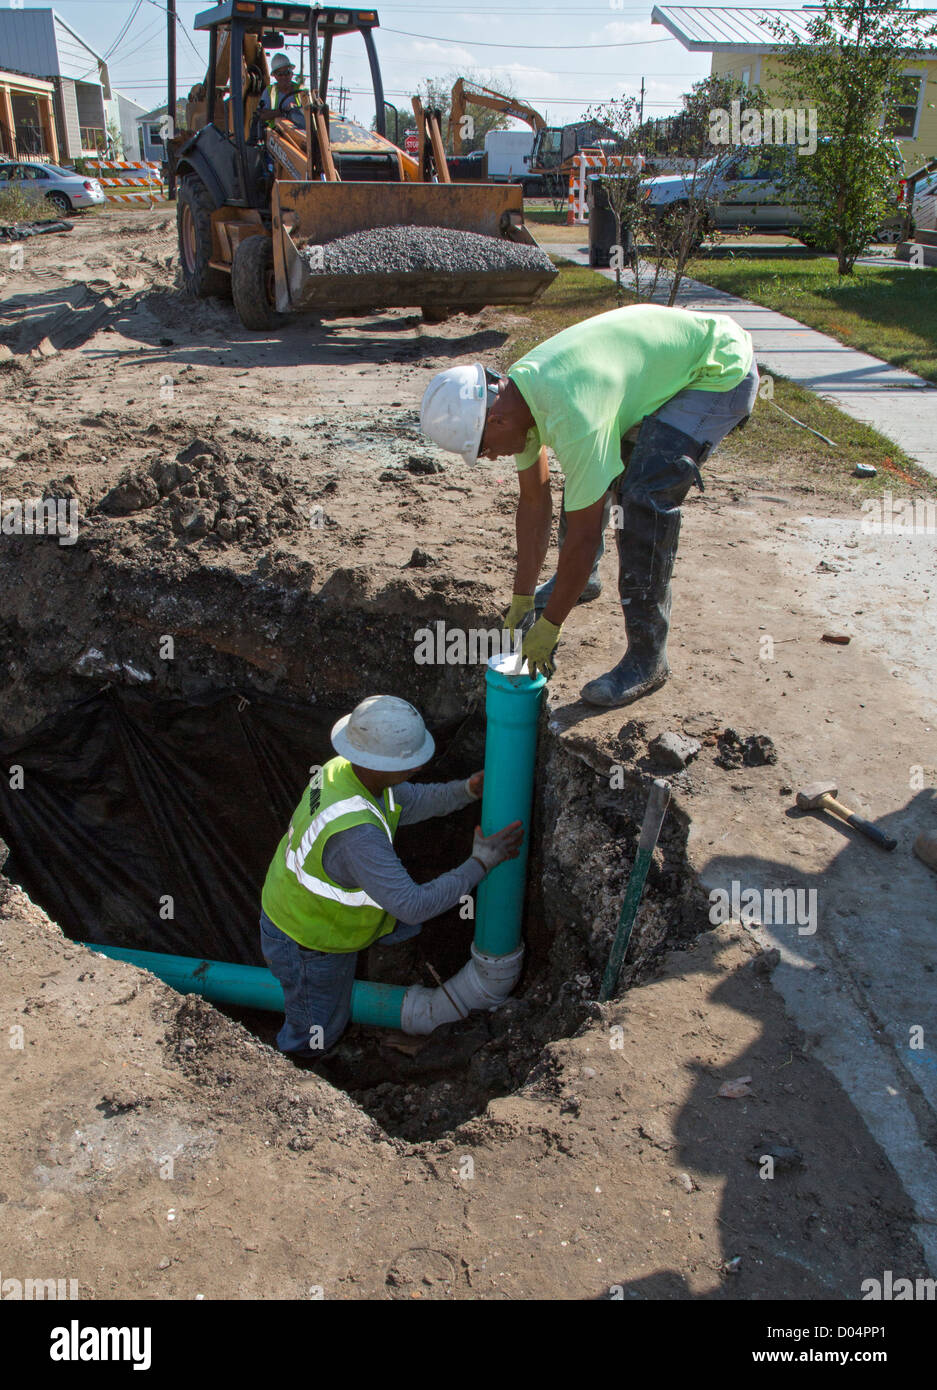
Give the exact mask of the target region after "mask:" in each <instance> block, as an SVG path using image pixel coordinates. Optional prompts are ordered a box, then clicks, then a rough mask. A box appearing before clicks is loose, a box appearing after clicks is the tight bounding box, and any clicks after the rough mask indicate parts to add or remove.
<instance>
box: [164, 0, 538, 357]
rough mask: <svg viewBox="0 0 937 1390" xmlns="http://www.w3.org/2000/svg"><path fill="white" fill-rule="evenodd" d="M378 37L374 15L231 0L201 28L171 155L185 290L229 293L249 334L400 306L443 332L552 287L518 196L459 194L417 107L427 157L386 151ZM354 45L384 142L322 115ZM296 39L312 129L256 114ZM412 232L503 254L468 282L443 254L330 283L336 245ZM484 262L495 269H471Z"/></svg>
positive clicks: (198, 24) (203, 17)
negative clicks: (488, 243)
mask: <svg viewBox="0 0 937 1390" xmlns="http://www.w3.org/2000/svg"><path fill="white" fill-rule="evenodd" d="M378 25H379V20H378V16H377V12H376V11H374V10H348V9H338V8H334V7H331V6H328V7H323V6H318V5H317V6H308V5H293V4H268V3H266V0H222V3H221V4H218V5H215V6H214V7H213V8H212V9H210V10H205V11H203V12H202V13H201V14H199V15H197V16H196V18H195V24H194V27H195V28H196V29H197V30H202V31H205V32H207V34H208V42H209V58H208V71H207V74H206V78H205V81H204V82H203V83H199V84H197V85H196V86H195V87H193V88H192V90H191V92H190V93H189V100H188V102H187V107H186V126H187V130H186V132H185V133H184V134H183V135H182V136H181V137H179V138H177V139H176V140H175V141H174V142H173V145H172V153H171V157H172V160H173V168H174V172H175V176H176V179H177V189H178V193H177V225H178V235H179V258H180V263H181V271H182V278H183V281H184V284H185V287H186V289H187V290H188V291H189V292H190V293H191V294H193V295H196V296H198V297H205V296H209V295H219V296H225V295H228V294H230V296H231V297H232V299H233V300H234V307H235V309H236V310H237V313H238V316H239V317H240V319H241V322H242V323H243V324H244V325H245V327H247V328H251V329H257V330H261V329H269V328H272V327H274V326H275V325H276V324H277V323H278V322H279V321H280V315H281V314H285V313H289V312H297V311H306V312H312V313H314V314H316V315H318V316H320V317H328V316H329V315H336V314H342V315H346V314H356V313H368V312H370V311H372V310H375V309H382V308H387V307H391V306H407V307H419V308H420V309H422V311H423V315H424V318H426V319H427V320H429V321H432V322H439V321H440V320H441V319H443V318H445V317H447V316H448V315H449V314H451V313H454V312H459V311H465V312H477V310H478V309H480V308H482V307H483V306H484V305H487V304H518V305H526V304H531V303H533V301H534V300H535V299H537V297H538V296H539V295H540V294H542V293H543V291H544V290H545V289H546V287H547V285H549V284H550V283H551V281H552V280H553V279H554V278H555V275H556V273H557V272H556V271H555V270H554V269H553V268H552V267H551V266H549V265H547V264H545V263H544V264H535V262H536V261H537V259H538V258H537V257H534V256H532V255H531V253H530V249H531V248H534V247H535V246H536V243H535V241H534V238H533V237H532V236H531V234H530V232H529V231H528V229H527V228H526V226H525V225H524V214H523V199H522V194H521V190H520V189H519V188H516V187H512V186H510V185H500V184H482V183H477V182H475V183H466V184H455V183H452V182H451V181H450V178H449V171H448V168H447V165H446V160H445V152H444V149H443V143H442V135H441V131H440V117H439V113H438V112H434V111H426V110H424V109H423V108H422V107H421V106H420V104H419V103H415V104H414V111H415V114H416V116H417V124H418V129H419V132H420V142H419V152H418V153H417V154H416V155H410V154H408V153H407V152H406V151H404V150H402V149H399V148H398V147H397V146H396V145H394V144H392V143H391V141H390V140H388V139H387V137H386V133H385V123H384V118H385V110H384V90H383V83H382V79H381V70H380V64H379V62H378V57H377V52H376V48H375V44H374V31H375V29H376V28H377V27H378ZM353 34H360V35H361V38H362V39H363V42H364V47H365V53H366V56H367V60H368V66H369V70H370V74H371V81H372V87H373V95H374V110H375V118H374V129H373V130H369V129H367V128H366V127H365V126H363V125H361V124H359V123H358V122H357V121H354V120H350V119H340V120H339V119H335V118H333V117H332V116H331V113H330V111H329V108H328V105H327V102H326V93H327V91H328V81H329V69H330V63H331V57H332V48H333V43H334V41H335V40H336V39H338V38H344V37H346V36H348V35H353ZM298 35H303V36H305V39H306V41H307V44H308V53H309V62H310V82H309V86H310V90H309V92H305V91H301V92H300V93H299V94H298V96H297V100H298V101H299V103H300V106H301V108H302V113H303V116H304V118H305V129H302V128H300V127H299V126H297V125H296V124H295V123H294V122H293V121H292V120H290V119H286V118H283V117H281V116H278V115H276V113H275V112H271V111H270V109H269V108H263V107H262V106H261V98H262V96H263V94H264V92H265V91H266V90H267V89H268V88H269V87H270V86H271V85H272V78H271V73H270V68H269V64H268V60H267V53H268V52H270V51H271V50H282V49H283V48H284V47H285V43H286V37H287V36H294V37H295V36H298ZM320 55H321V56H320ZM402 227H403V228H409V227H412V228H429V229H433V228H442V229H445V230H446V231H447V232H448V233H451V234H453V235H455V236H456V237H458V234H460V233H474V234H476V235H477V236H482V237H486V238H488V237H490V238H493V239H495V240H496V241H497V243H498V246H497V251H498V254H497V255H496V256H490V257H487V258H486V257H481V258H479V257H477V256H476V257H475V258H474V260H473V258H472V257H471V256H467V257H465V258H462V268H458V269H454V268H453V265H452V263H451V259H450V258H447V257H444V256H441V257H440V263H439V264H431V265H429V266H424V268H422V269H402V270H401V269H394V268H387V267H383V266H381V265H380V264H379V263H378V264H369V265H363V266H362V265H356V267H355V268H354V270H351V271H350V270H348V269H344V270H343V271H341V272H340V273H331V272H329V271H328V270H325V271H323V269H322V265H323V261H322V253H323V251H328V249H329V243H331V242H336V241H338V240H339V239H341V238H344V237H349V236H350V235H351V234H353V233H356V232H364V231H366V230H367V229H375V228H376V229H394V228H402ZM482 245H483V243H482ZM317 256H318V257H319V259H318V260H317V259H316V258H317ZM479 259H480V260H481V261H483V262H485V263H487V260H491V261H492V264H493V265H494V266H495V267H496V268H483V269H479V268H474V266H475V265H476V263H477V262H478V260H479ZM342 263H343V264H345V263H344V262H342ZM326 264H327V263H326ZM466 267H469V268H466Z"/></svg>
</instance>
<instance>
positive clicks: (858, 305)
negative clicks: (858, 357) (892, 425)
mask: <svg viewBox="0 0 937 1390" xmlns="http://www.w3.org/2000/svg"><path fill="white" fill-rule="evenodd" d="M687 273H688V274H689V275H692V276H693V278H694V279H696V280H702V281H703V282H704V283H705V284H707V285H713V286H714V287H715V288H716V289H719V290H727V291H728V292H729V293H730V294H737V295H741V296H742V298H743V299H752V300H754V301H755V303H756V304H764V305H766V307H767V308H769V309H777V310H778V311H779V312H780V313H782V314H789V315H790V317H791V318H795V319H799V320H800V322H801V323H806V324H808V325H809V326H810V327H811V328H817V329H819V330H820V331H821V332H822V333H828V334H829V335H830V337H831V338H836V339H838V341H839V342H841V343H845V344H846V345H847V346H848V347H853V348H858V349H859V350H860V351H861V352H869V353H871V354H872V356H873V357H880V358H882V359H883V360H884V361H885V362H891V363H892V364H893V365H894V366H896V367H904V368H905V369H906V370H907V371H909V372H916V373H917V375H918V376H922V377H926V378H927V380H928V381H937V269H933V268H931V269H920V270H908V269H906V268H905V267H903V266H902V267H899V266H897V265H895V266H890V265H882V266H856V269H855V271H854V272H853V274H852V275H848V276H843V277H840V276H838V275H837V274H836V266H835V264H834V263H833V262H832V261H830V260H827V259H825V258H823V257H820V256H813V257H802V256H798V257H797V259H796V260H791V261H787V260H783V259H781V258H780V257H779V258H778V259H777V260H750V261H748V260H741V259H739V260H722V259H719V260H715V259H710V258H708V257H705V256H701V257H698V258H697V259H695V260H692V261H691V262H690V264H689V265H688V266H687Z"/></svg>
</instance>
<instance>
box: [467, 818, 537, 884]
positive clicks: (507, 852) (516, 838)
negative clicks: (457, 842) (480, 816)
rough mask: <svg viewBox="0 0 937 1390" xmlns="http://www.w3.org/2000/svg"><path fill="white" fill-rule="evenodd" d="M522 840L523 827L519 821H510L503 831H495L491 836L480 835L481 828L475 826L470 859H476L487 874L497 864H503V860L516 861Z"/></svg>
mask: <svg viewBox="0 0 937 1390" xmlns="http://www.w3.org/2000/svg"><path fill="white" fill-rule="evenodd" d="M523 839H524V826H523V824H522V822H521V821H519V820H516V821H512V822H511V824H510V825H506V826H505V827H504V829H503V830H496V831H495V833H494V834H493V835H487V836H486V835H483V834H482V828H481V826H480V825H476V827H475V843H474V844H473V845H472V858H473V859H477V860H478V862H479V864H481V866H482V868H483V869H484V870H485V873H486V874H488V873H490V872H491V870H492V869H496V868H497V867H498V865H499V864H503V863H504V861H505V859H516V858H517V856H518V854H519V853H520V848H521V844H522V843H523Z"/></svg>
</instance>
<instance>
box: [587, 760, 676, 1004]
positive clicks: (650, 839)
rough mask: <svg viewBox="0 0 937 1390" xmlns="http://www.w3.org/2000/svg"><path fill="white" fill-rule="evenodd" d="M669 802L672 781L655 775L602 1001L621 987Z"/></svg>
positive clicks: (620, 914) (606, 969)
mask: <svg viewBox="0 0 937 1390" xmlns="http://www.w3.org/2000/svg"><path fill="white" fill-rule="evenodd" d="M669 805H670V783H669V782H665V781H664V780H663V778H660V777H655V779H654V781H653V782H652V784H651V794H650V796H649V797H648V800H647V810H646V811H645V812H644V822H643V824H642V826H641V835H640V837H639V839H638V852H637V854H636V855H635V857H634V863H633V864H632V866H631V876H630V878H629V879H628V887H627V888H626V889H625V897H624V901H623V902H622V905H621V912H620V913H619V915H618V930H617V931H616V932H615V940H614V941H613V942H612V949H611V951H610V953H609V957H608V964H607V965H606V967H605V974H604V975H603V976H602V988H601V990H600V991H599V1000H600V1002H601V1003H603V1004H604V1003H605V1001H606V1000H607V999H611V997H612V995H613V994H614V993H615V990H616V989H617V988H618V976H619V975H620V974H621V966H622V961H623V960H624V959H625V952H626V951H627V950H628V943H629V942H630V941H631V930H632V928H633V926H634V919H635V917H636V916H637V912H638V906H639V904H640V902H641V895H642V893H643V892H644V880H645V879H646V878H647V871H648V869H649V867H650V863H651V856H652V855H653V853H654V846H655V845H656V844H657V839H658V836H659V835H660V828H661V826H662V825H663V823H664V816H665V815H666V814H667V807H668V806H669Z"/></svg>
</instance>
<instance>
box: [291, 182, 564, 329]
mask: <svg viewBox="0 0 937 1390" xmlns="http://www.w3.org/2000/svg"><path fill="white" fill-rule="evenodd" d="M384 227H441V228H447V229H449V230H451V231H456V232H474V233H476V234H479V235H481V236H485V237H492V238H495V239H497V240H498V242H499V247H498V251H499V253H501V252H507V257H508V259H510V252H508V250H507V248H508V247H510V246H511V244H512V243H513V244H514V245H515V246H517V247H518V249H519V250H520V249H521V248H524V247H534V246H536V243H535V241H534V239H533V237H532V236H531V235H530V233H529V232H528V230H527V228H526V227H525V226H524V225H523V195H522V191H521V189H520V188H519V187H511V186H508V185H496V184H480V183H471V184H459V183H449V184H445V183H357V182H355V183H324V182H323V183H305V182H299V181H292V180H278V181H277V183H276V184H275V185H274V190H273V254H274V267H275V270H276V307H277V309H278V310H280V312H281V313H284V312H287V311H301V310H306V311H312V312H315V313H322V312H325V311H333V312H344V313H351V314H354V313H360V312H362V311H364V312H367V311H368V310H371V309H384V308H389V307H391V306H401V307H403V306H409V307H412V306H418V307H420V308H438V309H450V310H453V311H455V310H459V309H467V310H477V309H480V308H482V307H483V306H484V305H486V304H531V303H533V301H534V300H535V299H536V298H537V297H538V296H539V295H540V294H542V293H543V291H544V290H545V289H546V287H547V285H549V284H550V283H551V281H552V280H553V279H554V278H555V276H556V274H557V272H556V270H555V269H554V268H553V267H552V266H549V265H548V264H546V263H544V264H543V265H539V266H535V267H534V268H531V267H530V266H529V265H524V264H519V265H516V266H512V265H507V266H504V265H502V266H499V268H497V269H471V270H464V269H459V268H457V267H454V265H453V262H452V260H448V258H444V259H447V260H448V263H447V264H439V265H438V266H437V265H432V266H431V267H430V268H428V269H426V270H399V269H396V270H395V269H388V268H386V266H385V267H384V268H382V267H381V266H380V265H379V264H374V265H373V268H372V266H371V265H367V266H362V267H361V268H360V269H356V271H355V272H354V273H341V274H333V273H324V272H323V271H322V270H318V271H316V270H313V269H310V260H312V261H314V260H315V255H316V248H320V247H322V248H326V249H327V243H329V242H332V241H335V240H337V239H338V238H340V237H344V236H347V235H348V234H349V233H352V232H362V231H366V230H368V229H376V228H384ZM498 259H499V260H500V259H503V257H502V256H501V255H500V254H499V256H498ZM544 261H545V258H544Z"/></svg>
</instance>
